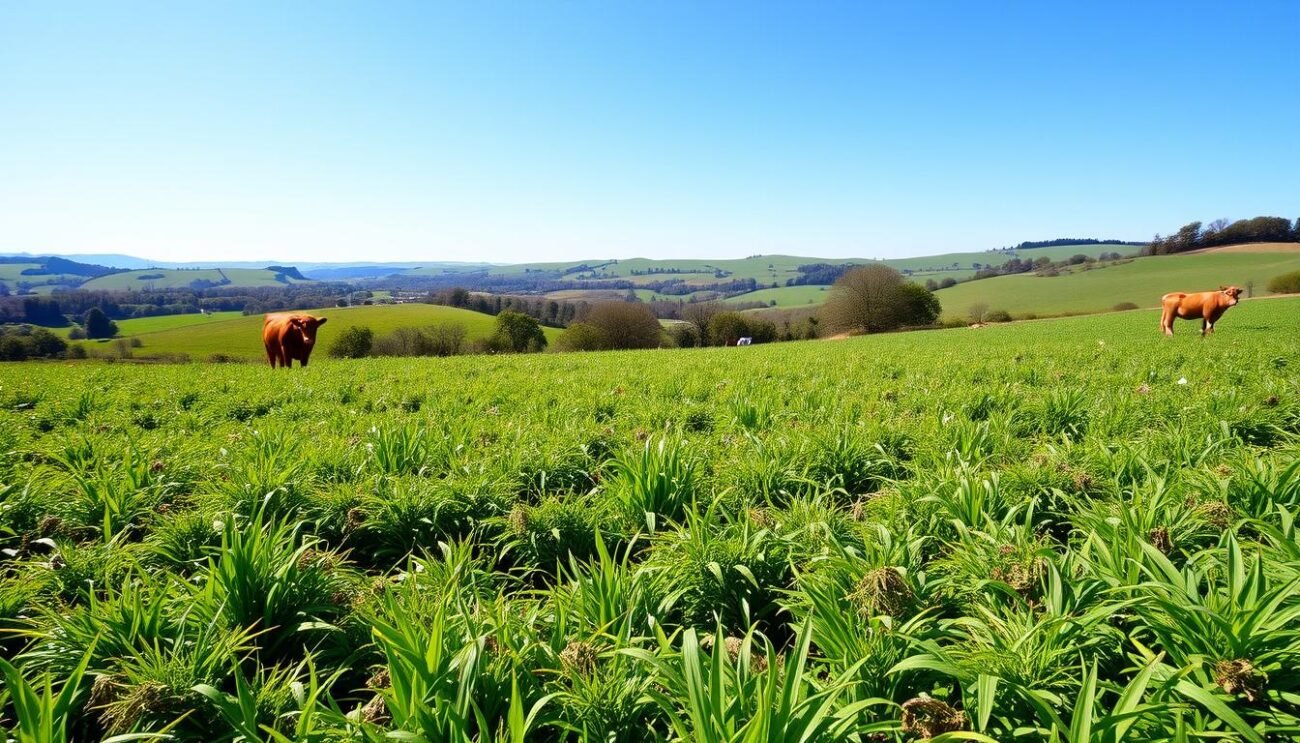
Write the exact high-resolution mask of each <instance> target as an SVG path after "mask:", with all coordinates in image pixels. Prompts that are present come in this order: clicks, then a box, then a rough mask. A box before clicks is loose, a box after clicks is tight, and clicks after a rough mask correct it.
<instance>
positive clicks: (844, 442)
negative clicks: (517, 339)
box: [0, 259, 1300, 743]
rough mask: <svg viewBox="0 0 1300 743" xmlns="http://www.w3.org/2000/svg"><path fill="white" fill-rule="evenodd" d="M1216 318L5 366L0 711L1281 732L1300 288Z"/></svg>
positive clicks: (24, 718)
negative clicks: (565, 349)
mask: <svg viewBox="0 0 1300 743" xmlns="http://www.w3.org/2000/svg"><path fill="white" fill-rule="evenodd" d="M1153 260H1156V259H1153ZM1159 260H1164V259H1159ZM1171 260H1176V259H1171ZM1107 270H1112V269H1107ZM1000 280H1001V279H999V280H998V281H1000ZM988 283H994V282H992V281H991V282H988ZM1231 317H1232V318H1235V321H1232V322H1230V323H1229V324H1227V325H1225V326H1223V328H1222V329H1221V330H1220V332H1219V333H1218V334H1217V335H1216V337H1214V338H1211V339H1209V340H1204V341H1202V340H1201V339H1199V338H1192V337H1187V338H1182V337H1177V338H1174V339H1173V340H1166V339H1164V338H1162V337H1160V336H1159V335H1158V334H1157V333H1156V331H1155V325H1156V322H1155V316H1154V314H1152V313H1143V312H1140V311H1139V312H1131V313H1117V314H1112V315H1105V316H1098V317H1094V318H1087V319H1071V320H1063V321H1052V322H1042V323H1025V324H1020V325H1017V326H1011V327H998V328H985V329H981V330H980V331H978V332H972V331H969V330H966V329H959V330H953V331H933V332H927V333H916V334H882V335H877V336H872V337H867V338H861V339H850V340H842V341H835V342H815V343H792V344H783V345H782V346H780V347H768V348H757V349H735V348H731V349H726V348H719V349H686V350H680V351H672V352H664V351H647V352H644V353H635V352H622V353H617V354H585V355H581V356H563V355H517V356H516V355H511V356H499V357H495V358H492V359H491V361H492V363H491V364H490V365H485V358H486V357H478V358H470V357H451V358H446V359H437V360H434V359H421V360H412V359H403V360H397V359H365V360H358V361H348V362H331V361H329V360H326V361H325V362H324V363H323V364H321V365H320V367H319V368H318V367H316V366H312V367H311V368H308V369H304V370H302V372H301V373H295V374H294V375H293V376H292V378H291V379H290V378H288V377H283V378H280V377H277V380H278V381H277V382H276V383H275V384H270V383H268V380H269V377H268V376H267V370H265V369H262V368H257V367H251V366H249V367H243V366H206V365H178V366H159V365H153V366H135V365H129V366H128V365H123V364H77V365H52V364H51V365H44V364H40V365H30V366H25V367H22V368H21V369H19V368H16V367H12V366H3V367H0V656H2V657H3V658H4V661H3V662H2V663H0V673H3V675H4V680H3V682H2V683H3V686H0V727H3V728H4V730H5V732H6V734H7V735H8V736H9V737H12V738H14V739H17V740H24V741H25V740H50V741H53V740H64V739H76V740H100V739H111V738H113V737H114V736H117V739H118V740H129V739H139V738H140V737H146V736H160V735H169V736H172V737H173V738H174V739H178V740H199V739H202V740H222V741H234V740H260V741H275V742H276V743H287V741H314V742H321V743H324V742H325V741H340V740H351V741H375V742H376V743H378V741H384V740H440V741H441V740H446V741H487V740H511V741H524V740H530V741H531V740H592V741H594V740H601V741H605V740H625V741H632V740H709V741H715V740H716V741H722V740H727V741H733V740H735V741H755V740H771V741H785V740H847V741H875V740H887V741H897V742H899V743H902V742H903V741H911V740H917V739H923V738H925V737H929V738H930V739H932V740H937V741H945V740H947V741H955V740H977V741H987V740H1035V741H1037V740H1041V741H1108V742H1109V741H1116V742H1117V741H1190V740H1228V741H1265V740H1286V739H1290V738H1293V737H1295V736H1296V735H1298V734H1300V715H1298V714H1297V711H1296V710H1297V709H1300V675H1297V673H1296V671H1295V669H1296V668H1300V631H1298V630H1297V628H1298V627H1300V598H1297V597H1298V596H1300V530H1298V529H1297V526H1296V524H1297V519H1300V463H1297V460H1300V397H1298V395H1300V388H1297V386H1296V380H1295V374H1294V370H1295V368H1296V365H1297V364H1300V339H1297V338H1296V336H1295V334H1294V333H1292V332H1290V331H1291V330H1292V329H1293V328H1294V327H1295V325H1297V324H1300V302H1295V301H1293V300H1287V299H1279V300H1270V301H1268V302H1245V303H1243V304H1242V305H1241V306H1239V307H1237V308H1234V310H1233V315H1232V316H1231ZM666 361H668V362H670V363H666ZM344 367H346V371H347V373H346V374H343V373H340V370H343V369H344Z"/></svg>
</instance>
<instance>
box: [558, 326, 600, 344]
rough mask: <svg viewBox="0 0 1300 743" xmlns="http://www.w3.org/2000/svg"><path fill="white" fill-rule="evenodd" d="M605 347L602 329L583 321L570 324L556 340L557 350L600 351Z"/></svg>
mask: <svg viewBox="0 0 1300 743" xmlns="http://www.w3.org/2000/svg"><path fill="white" fill-rule="evenodd" d="M603 348H605V336H604V334H603V333H601V332H600V329H598V328H595V327H593V326H591V325H588V324H586V323H582V322H576V323H574V324H572V325H570V326H569V327H568V328H567V329H566V330H565V331H564V332H563V333H561V334H560V338H559V340H557V341H556V342H555V350H556V351H599V350H601V349H603Z"/></svg>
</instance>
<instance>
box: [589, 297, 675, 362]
mask: <svg viewBox="0 0 1300 743" xmlns="http://www.w3.org/2000/svg"><path fill="white" fill-rule="evenodd" d="M579 324H580V325H585V326H586V327H585V328H583V329H582V330H581V331H580V333H581V335H582V340H583V342H584V343H590V342H591V341H592V340H595V339H597V338H598V339H599V341H600V347H601V348H608V349H624V348H656V347H658V346H659V343H660V340H661V339H662V338H663V327H662V326H660V325H659V319H658V318H656V317H655V313H654V312H652V311H651V310H650V308H649V307H648V306H647V305H644V304H642V303H640V302H602V303H600V304H598V305H596V306H594V307H592V308H591V309H590V310H588V311H587V314H586V315H585V316H584V317H583V318H582V322H581V323H579ZM593 331H594V332H593ZM580 350H588V349H580Z"/></svg>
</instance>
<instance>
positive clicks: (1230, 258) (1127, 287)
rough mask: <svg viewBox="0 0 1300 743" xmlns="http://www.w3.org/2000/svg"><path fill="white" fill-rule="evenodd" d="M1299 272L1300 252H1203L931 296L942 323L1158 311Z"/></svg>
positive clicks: (998, 280)
mask: <svg viewBox="0 0 1300 743" xmlns="http://www.w3.org/2000/svg"><path fill="white" fill-rule="evenodd" d="M1295 270H1300V251H1283V252H1279V251H1271V250H1264V251H1261V252H1246V251H1244V250H1243V251H1239V250H1234V251H1207V252H1198V253H1185V254H1180V255H1168V256H1152V257H1147V258H1137V259H1135V260H1133V261H1131V262H1129V263H1121V264H1118V265H1112V266H1106V267H1104V268H1094V269H1092V270H1088V271H1075V272H1074V273H1070V274H1062V275H1060V276H1052V277H1046V276H1035V275H1033V274H1019V275H1015V276H997V277H994V278H991V279H982V280H979V281H971V282H967V283H962V284H958V285H956V286H953V287H949V288H947V289H940V290H939V291H938V292H936V293H935V296H937V297H938V298H939V301H940V302H941V303H942V304H943V312H944V317H957V318H961V317H965V316H966V314H967V311H968V310H969V308H970V307H971V305H974V304H984V305H987V307H988V308H989V309H994V310H1006V311H1007V312H1010V313H1012V314H1013V315H1018V314H1025V313H1034V314H1037V315H1052V314H1064V313H1084V312H1105V311H1107V310H1109V309H1111V308H1112V307H1114V306H1115V305H1117V304H1119V303H1121V302H1132V303H1134V304H1136V305H1137V306H1139V307H1158V306H1159V305H1160V297H1161V296H1163V295H1164V294H1165V293H1167V292H1172V291H1205V290H1209V289H1217V288H1218V287H1219V285H1220V284H1235V285H1237V286H1240V287H1245V286H1246V282H1248V281H1252V280H1253V281H1254V282H1255V296H1256V297H1259V296H1262V295H1265V294H1267V292H1266V291H1265V288H1264V287H1265V285H1266V284H1268V280H1269V279H1271V278H1272V277H1274V276H1277V275H1279V274H1283V273H1287V272H1289V271H1295Z"/></svg>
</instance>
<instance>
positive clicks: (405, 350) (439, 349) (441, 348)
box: [354, 323, 467, 358]
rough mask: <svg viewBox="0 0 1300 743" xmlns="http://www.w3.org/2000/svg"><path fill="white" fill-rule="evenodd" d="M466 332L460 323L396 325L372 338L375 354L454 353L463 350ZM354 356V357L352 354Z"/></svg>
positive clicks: (433, 354) (423, 354)
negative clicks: (414, 325)
mask: <svg viewBox="0 0 1300 743" xmlns="http://www.w3.org/2000/svg"><path fill="white" fill-rule="evenodd" d="M466 335H467V331H466V330H465V326H464V325H461V324H460V323H443V324H441V325H430V326H429V327H427V328H398V329H397V330H394V331H393V332H391V333H389V334H388V335H385V336H381V337H380V338H379V339H377V340H375V341H374V343H373V344H372V347H371V353H373V354H374V355H375V356H456V355H458V354H460V353H463V352H464V349H465V336H466ZM354 358H355V357H354Z"/></svg>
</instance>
